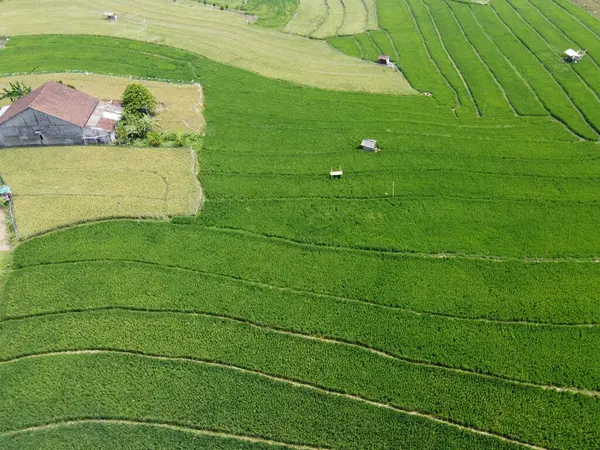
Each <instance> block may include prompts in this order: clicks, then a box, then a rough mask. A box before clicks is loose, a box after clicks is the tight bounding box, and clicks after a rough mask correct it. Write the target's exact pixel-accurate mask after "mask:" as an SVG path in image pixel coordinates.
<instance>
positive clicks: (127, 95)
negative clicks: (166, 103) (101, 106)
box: [122, 83, 158, 116]
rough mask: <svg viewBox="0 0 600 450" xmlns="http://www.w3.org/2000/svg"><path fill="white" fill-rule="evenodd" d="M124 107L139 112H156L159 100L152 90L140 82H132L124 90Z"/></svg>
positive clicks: (152, 113) (128, 110)
mask: <svg viewBox="0 0 600 450" xmlns="http://www.w3.org/2000/svg"><path fill="white" fill-rule="evenodd" d="M122 100H123V108H124V109H125V111H127V112H130V113H137V114H148V115H150V116H152V115H154V114H156V108H157V107H158V102H157V101H156V98H155V97H154V95H152V92H150V90H149V89H148V88H147V87H146V86H144V85H142V84H140V83H131V84H129V85H127V87H126V88H125V91H124V92H123V99H122Z"/></svg>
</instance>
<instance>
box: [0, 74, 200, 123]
mask: <svg viewBox="0 0 600 450" xmlns="http://www.w3.org/2000/svg"><path fill="white" fill-rule="evenodd" d="M50 80H54V81H59V80H60V81H62V82H63V83H65V84H70V85H72V86H74V87H75V88H76V89H78V90H80V91H81V92H85V93H86V94H89V95H93V96H94V97H98V98H101V99H103V100H117V99H120V98H121V95H122V94H123V91H124V90H125V86H127V85H128V84H129V83H132V82H134V81H135V82H136V83H142V84H143V85H144V86H147V87H148V88H149V89H150V91H151V92H152V93H153V94H154V96H155V97H156V99H157V100H158V101H159V103H160V104H161V105H162V107H161V111H160V114H158V116H156V121H157V123H158V125H159V127H160V128H161V129H162V130H163V131H184V132H202V131H204V127H205V122H204V117H203V115H202V112H203V108H204V107H203V99H202V88H201V87H200V86H199V85H192V84H174V83H163V82H158V81H139V80H130V79H129V78H122V77H110V76H105V75H92V74H88V75H86V74H80V73H78V74H74V73H60V74H37V75H19V76H15V77H5V78H0V89H2V88H4V87H8V83H9V82H15V81H23V82H25V84H28V85H30V86H31V87H32V88H33V89H35V88H36V87H38V86H40V85H42V84H43V83H45V82H46V81H50ZM8 102H9V101H8V99H6V100H1V101H0V106H2V105H5V104H8Z"/></svg>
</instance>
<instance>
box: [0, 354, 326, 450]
mask: <svg viewBox="0 0 600 450" xmlns="http://www.w3.org/2000/svg"><path fill="white" fill-rule="evenodd" d="M90 353H91V352H90ZM88 423H89V424H105V423H106V424H115V425H133V426H151V427H156V428H166V429H168V430H173V431H179V432H185V433H193V434H199V435H203V436H211V437H217V438H223V439H236V440H239V441H244V442H252V443H257V444H267V445H274V446H278V447H285V448H292V449H294V450H325V447H310V446H307V445H300V444H291V443H288V442H279V441H274V440H271V439H265V438H260V437H257V436H249V435H244V434H232V433H226V432H224V431H217V430H210V429H204V428H196V427H191V426H183V425H177V424H174V423H167V422H157V421H151V420H142V419H138V420H132V419H108V418H102V419H89V418H84V419H72V420H67V421H64V422H50V423H45V424H43V425H33V426H30V427H27V428H21V429H18V430H10V431H4V432H0V436H17V435H19V434H23V433H32V432H36V431H43V430H52V429H58V428H62V427H73V426H77V425H79V424H88Z"/></svg>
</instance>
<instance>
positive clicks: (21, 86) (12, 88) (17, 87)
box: [0, 81, 31, 102]
mask: <svg viewBox="0 0 600 450" xmlns="http://www.w3.org/2000/svg"><path fill="white" fill-rule="evenodd" d="M8 85H9V87H8V89H7V88H3V94H2V96H0V100H4V99H5V98H8V99H10V101H11V102H14V101H15V100H17V99H18V98H21V97H23V96H25V95H27V94H29V93H30V92H31V86H27V85H26V84H25V83H22V82H21V81H17V82H16V83H8Z"/></svg>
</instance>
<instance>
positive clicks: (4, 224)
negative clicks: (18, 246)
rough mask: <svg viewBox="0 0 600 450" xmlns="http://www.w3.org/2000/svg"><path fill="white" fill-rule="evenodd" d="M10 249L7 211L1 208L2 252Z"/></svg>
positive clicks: (0, 247)
mask: <svg viewBox="0 0 600 450" xmlns="http://www.w3.org/2000/svg"><path fill="white" fill-rule="evenodd" d="M9 251H10V233H9V232H8V223H7V221H6V211H5V210H4V209H0V252H9Z"/></svg>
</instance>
